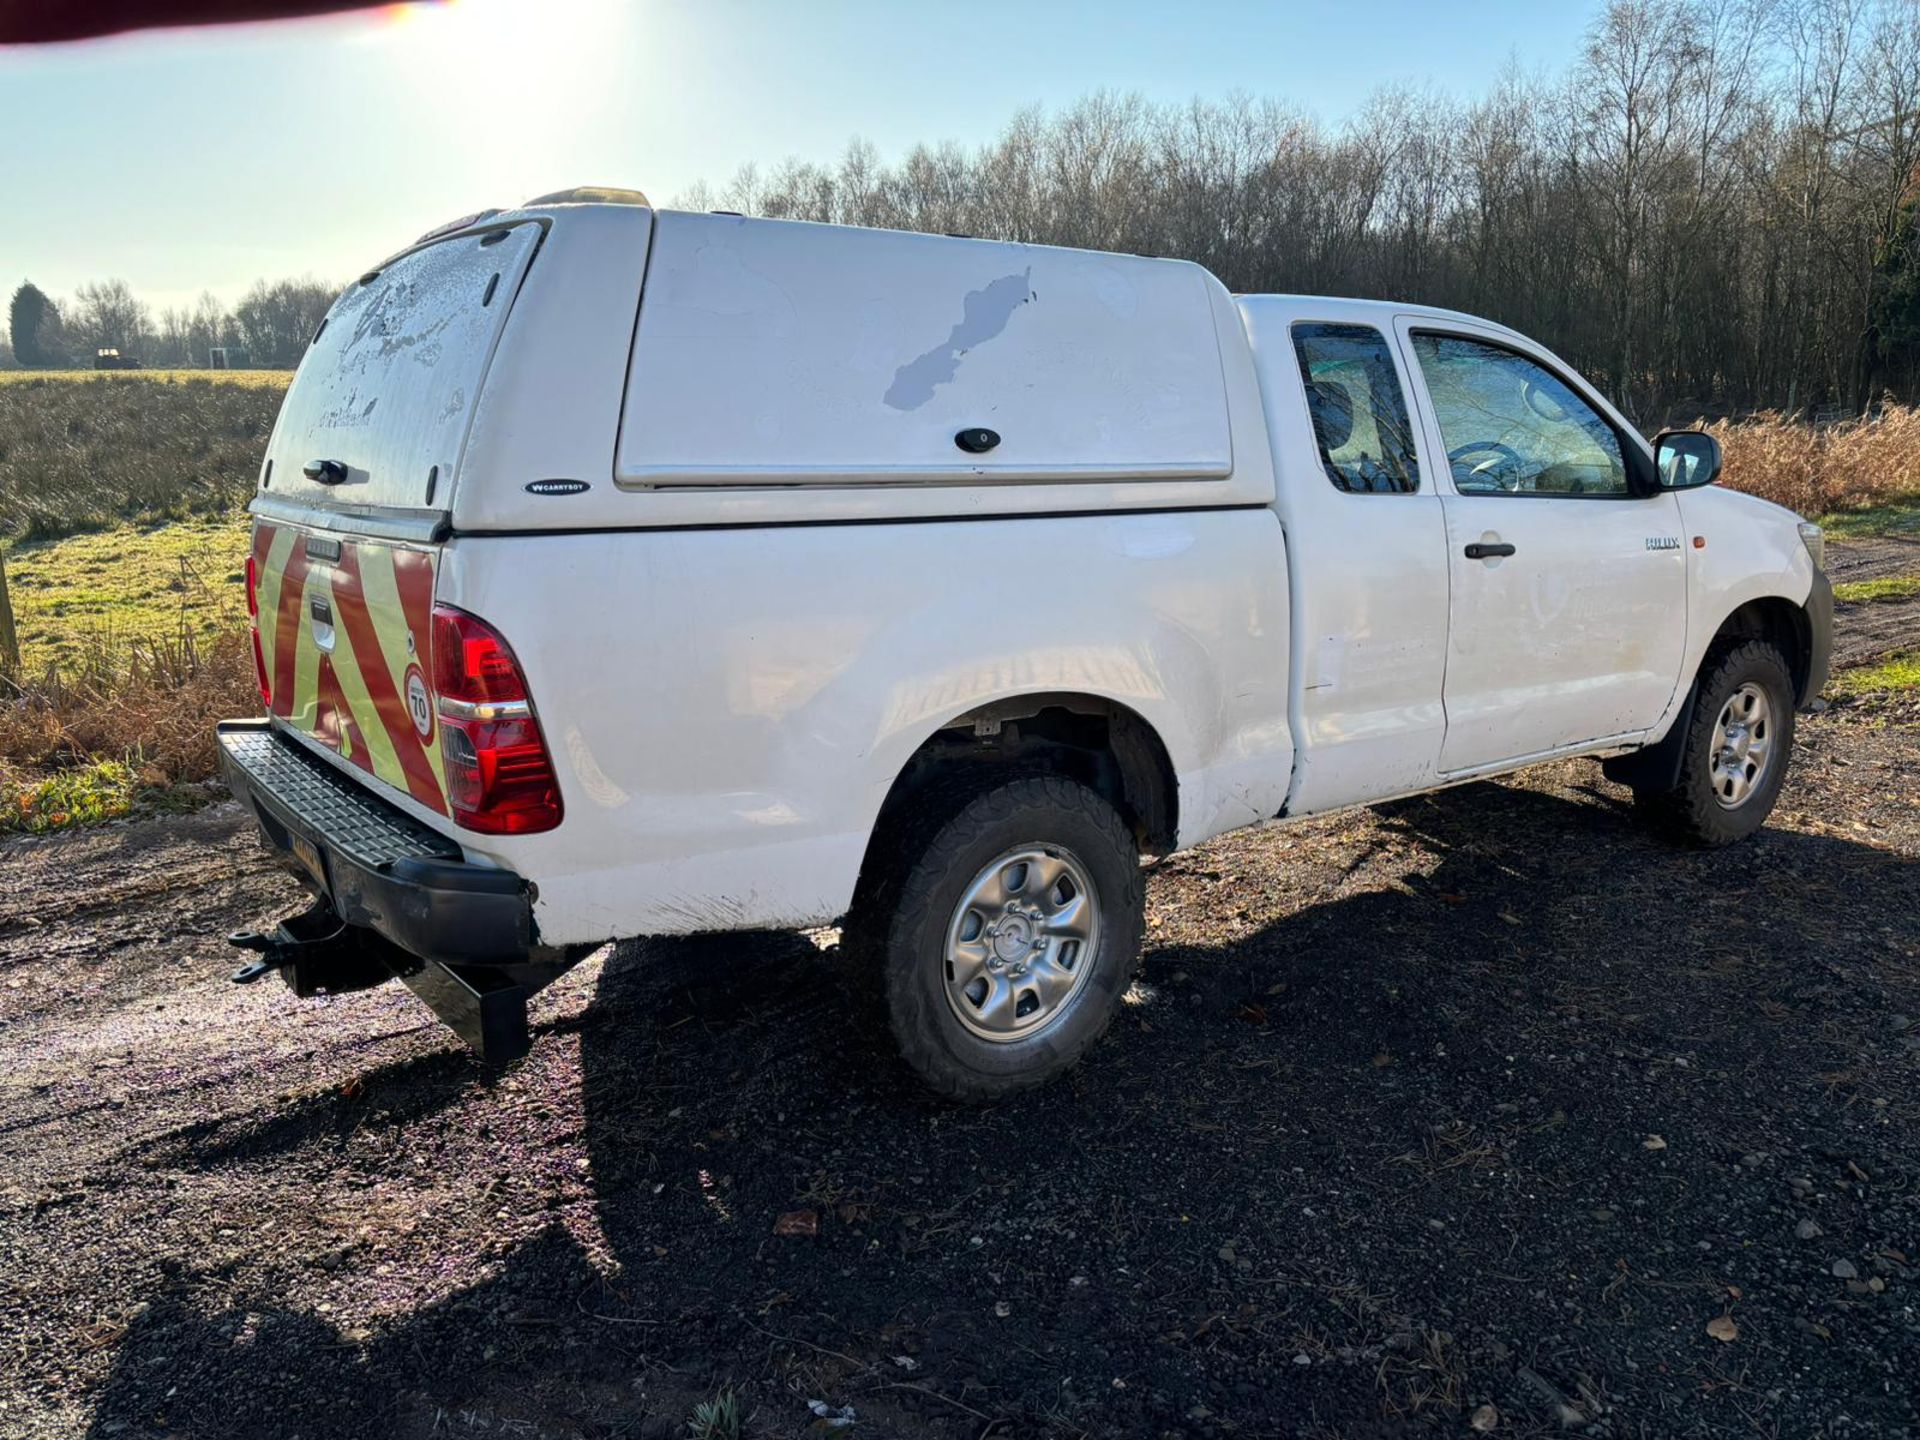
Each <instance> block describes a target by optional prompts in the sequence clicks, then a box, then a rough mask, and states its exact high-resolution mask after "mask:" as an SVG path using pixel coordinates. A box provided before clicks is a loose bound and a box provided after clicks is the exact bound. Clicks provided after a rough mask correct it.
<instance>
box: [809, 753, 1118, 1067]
mask: <svg viewBox="0 0 1920 1440" xmlns="http://www.w3.org/2000/svg"><path fill="white" fill-rule="evenodd" d="M912 804H913V813H912V814H911V815H910V816H908V817H906V818H905V819H903V820H901V821H900V822H899V823H897V824H895V825H893V826H891V827H889V830H888V832H887V833H885V834H884V835H882V836H881V837H878V845H877V846H876V848H884V849H885V850H886V851H887V853H885V854H881V855H876V856H875V857H874V860H873V861H872V862H870V865H871V867H872V868H873V870H874V872H875V873H873V874H871V875H869V876H867V877H865V879H864V880H863V884H862V890H861V895H860V896H859V897H858V898H857V900H856V902H855V906H854V910H853V912H852V913H851V914H850V915H849V917H848V923H847V934H848V938H849V941H850V943H849V944H848V947H847V948H848V950H849V953H850V955H852V956H856V957H859V958H860V959H863V960H866V961H869V962H873V961H877V969H878V972H879V974H878V976H877V978H878V979H879V981H880V984H881V988H882V990H883V992H884V995H885V1001H886V1013H887V1019H888V1023H889V1026H890V1028H891V1029H892V1031H893V1035H894V1039H895V1041H896V1043H897V1044H898V1046H899V1050H900V1055H901V1058H902V1059H904V1060H905V1061H906V1063H907V1065H908V1067H909V1068H910V1069H911V1070H913V1072H914V1073H915V1074H916V1075H918V1076H919V1077H920V1079H921V1080H923V1081H924V1082H925V1083H926V1084H927V1085H928V1086H929V1087H931V1088H932V1089H933V1090H935V1091H937V1092H938V1093H940V1094H941V1095H944V1096H947V1097H949V1098H951V1099H955V1100H964V1101H976V1102H978V1101H990V1100H997V1099H1000V1098H1002V1097H1004V1096H1007V1095H1011V1094H1014V1093H1016V1092H1018V1091H1021V1090H1026V1089H1030V1088H1032V1087H1033V1086H1036V1085H1041V1084H1044V1083H1045V1082H1047V1081H1049V1080H1052V1079H1054V1078H1055V1077H1056V1076H1058V1075H1060V1074H1061V1073H1063V1072H1064V1071H1066V1070H1068V1069H1070V1068H1072V1066H1073V1065H1074V1064H1075V1063H1076V1062H1077V1061H1078V1060H1079V1059H1080V1057H1081V1056H1083V1055H1084V1054H1085V1053H1086V1052H1087V1050H1088V1048H1089V1047H1090V1046H1092V1045H1093V1043H1094V1042H1095V1041H1096V1040H1098V1039H1099V1038H1100V1036H1101V1034H1102V1033H1103V1032H1104V1031H1105V1030H1106V1028H1107V1025H1108V1024H1109V1023H1110V1022H1111V1021H1112V1019H1113V1016H1114V1013H1115V1012H1116V1011H1117V1010H1118V1009H1119V1006H1120V1000H1121V997H1122V996H1123V995H1124V994H1125V993H1126V990H1127V987H1128V986H1129V985H1131V984H1132V983H1133V973H1134V968H1135V966H1136V964H1137V963H1138V960H1139V955H1140V942H1141V932H1142V925H1143V919H1142V917H1143V911H1144V895H1145V885H1144V882H1143V878H1142V874H1141V870H1140V853H1139V848H1138V846H1137V844H1136V843H1135V841H1134V837H1133V835H1132V833H1131V831H1130V830H1129V829H1128V827H1127V825H1126V824H1125V822H1124V821H1123V820H1122V819H1121V817H1120V815H1119V814H1118V813H1117V812H1116V811H1115V810H1114V807H1113V806H1112V805H1111V804H1109V803H1108V802H1107V801H1106V800H1105V799H1104V798H1102V797H1101V796H1100V795H1099V794H1097V793H1096V792H1095V791H1093V790H1091V789H1089V788H1087V787H1086V786H1084V785H1082V784H1079V783H1078V782H1077V781H1073V780H1069V779H1066V778H1064V777H1061V776H1057V775H1025V776H1013V777H1006V778H998V777H996V778H988V777H987V776H983V775H977V774H976V775H973V776H965V777H961V778H959V779H957V780H956V781H954V782H953V783H951V784H946V785H936V786H932V787H929V788H928V790H927V791H926V792H924V793H923V794H921V795H919V796H917V797H915V799H914V801H913V802H912ZM1022 847H1035V848H1039V849H1042V850H1046V851H1048V852H1049V853H1055V852H1064V853H1065V854H1066V855H1068V856H1070V857H1071V859H1072V860H1073V861H1075V862H1077V864H1078V866H1079V867H1080V869H1081V870H1082V871H1083V872H1084V873H1085V875H1086V877H1087V879H1088V880H1089V881H1090V882H1091V892H1092V893H1091V896H1090V899H1091V900H1092V901H1093V902H1095V905H1094V908H1095V911H1096V913H1097V916H1098V919H1097V932H1096V934H1095V937H1094V940H1093V942H1092V944H1091V946H1090V947H1089V948H1088V950H1087V952H1086V953H1084V954H1082V955H1081V956H1080V957H1079V960H1078V963H1077V965H1076V967H1075V973H1076V974H1078V973H1079V967H1080V966H1086V967H1088V969H1087V972H1086V974H1085V977H1084V979H1082V980H1080V981H1079V982H1078V983H1077V986H1076V988H1074V989H1073V991H1072V993H1071V996H1070V998H1068V999H1067V1000H1066V1001H1065V1002H1063V1003H1062V1004H1061V1006H1060V1007H1059V1012H1058V1014H1057V1015H1056V1016H1055V1017H1054V1018H1053V1019H1051V1020H1049V1021H1048V1022H1047V1023H1046V1024H1045V1026H1044V1028H1042V1029H1041V1030H1040V1031H1039V1032H1038V1033H1036V1034H1033V1035H1031V1036H1027V1037H1025V1038H1018V1039H1001V1040H985V1039H982V1038H980V1037H979V1036H977V1035H975V1034H974V1033H972V1032H971V1031H970V1030H969V1028H968V1027H967V1025H966V1024H965V1023H964V1022H963V1021H962V1020H961V1019H960V1018H959V1016H958V1014H957V1013H956V1010H955V1006H954V1004H953V1003H952V1002H950V1001H949V999H948V995H947V982H948V970H947V944H948V938H949V927H950V926H952V925H953V924H954V923H956V914H957V912H958V910H959V907H960V904H961V901H962V900H963V899H964V898H966V897H967V895H968V893H969V891H970V887H972V885H973V884H974V882H975V880H976V879H977V878H978V877H979V876H980V874H981V873H982V871H983V870H984V869H986V868H987V867H990V866H991V865H992V864H993V863H994V862H995V860H996V859H997V858H998V857H1001V856H1004V855H1006V854H1008V853H1009V852H1012V851H1015V850H1018V849H1020V848H1022ZM867 973H868V974H872V973H873V971H872V970H869V971H867Z"/></svg>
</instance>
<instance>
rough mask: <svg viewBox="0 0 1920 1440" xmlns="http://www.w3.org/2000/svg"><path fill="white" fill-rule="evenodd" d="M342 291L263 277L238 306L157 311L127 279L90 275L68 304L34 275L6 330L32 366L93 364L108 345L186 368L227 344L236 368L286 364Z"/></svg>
mask: <svg viewBox="0 0 1920 1440" xmlns="http://www.w3.org/2000/svg"><path fill="white" fill-rule="evenodd" d="M337 293H338V287H336V286H329V285H323V284H321V283H320V282H319V281H317V280H313V279H300V280H273V281H268V280H261V281H257V282H255V284H254V285H253V287H252V288H251V289H249V290H248V291H247V292H246V294H244V295H242V296H241V297H240V300H239V302H238V303H237V304H235V305H234V306H233V307H232V308H228V307H227V306H225V305H222V304H221V303H220V301H219V300H218V299H217V298H215V297H214V296H213V295H211V294H202V295H201V297H200V298H199V300H198V301H196V302H195V303H194V304H193V305H192V306H190V307H184V306H182V307H170V308H167V309H163V310H160V311H158V312H155V311H154V310H153V308H152V307H151V306H149V305H147V304H146V302H144V301H143V300H141V299H140V298H139V296H137V295H136V294H135V293H134V291H133V287H132V286H130V285H129V284H128V283H127V282H126V281H124V280H117V279H115V280H100V281H92V282H89V283H87V284H84V285H82V286H80V287H79V289H78V290H76V291H75V292H74V295H73V298H72V299H70V300H68V301H66V302H65V303H64V304H57V303H55V301H54V300H52V299H51V298H50V297H49V296H48V295H47V294H46V293H45V292H44V291H42V290H41V289H40V288H39V286H37V285H35V284H33V283H32V282H31V281H27V282H23V283H22V284H21V285H20V287H19V288H18V289H16V290H15V291H14V292H13V298H12V301H11V302H10V304H9V305H8V308H7V322H8V323H7V332H8V336H9V338H10V340H11V350H12V359H13V363H14V364H16V365H23V366H27V367H30V368H45V369H59V368H63V367H66V366H79V367H81V368H83V369H84V368H90V367H92V366H93V364H94V362H95V357H96V356H98V355H99V353H100V352H101V351H103V350H105V351H116V352H118V354H119V356H120V357H121V358H122V359H123V360H127V361H137V362H138V363H140V364H142V365H148V366H155V367H165V368H177V369H186V368H194V367H199V366H205V365H208V364H210V363H211V360H210V356H211V355H212V352H213V351H214V350H215V349H222V350H225V351H227V352H228V354H229V356H230V357H231V358H230V360H229V363H231V364H234V365H235V366H236V367H237V366H240V365H249V366H254V367H258V368H264V369H276V370H285V369H291V368H292V367H293V366H294V365H296V364H298V363H299V360H300V355H301V352H302V351H303V350H305V349H306V347H307V342H308V340H309V339H311V338H312V336H313V332H314V331H315V330H317V329H318V328H319V326H320V321H321V320H322V319H323V318H324V317H325V316H326V313H327V311H328V310H329V309H330V308H331V307H332V305H333V301H334V296H335V295H336V294H337ZM4 359H5V356H4V355H0V360H4Z"/></svg>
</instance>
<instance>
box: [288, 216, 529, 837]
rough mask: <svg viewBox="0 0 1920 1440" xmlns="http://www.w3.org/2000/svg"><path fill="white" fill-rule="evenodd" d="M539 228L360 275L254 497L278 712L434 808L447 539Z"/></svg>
mask: <svg viewBox="0 0 1920 1440" xmlns="http://www.w3.org/2000/svg"><path fill="white" fill-rule="evenodd" d="M542 235H543V227H542V225H541V224H540V223H539V222H537V221H525V222H520V223H517V224H509V225H502V226H498V227H495V228H493V229H482V230H477V231H469V232H466V233H462V234H457V235H453V236H449V237H447V238H445V239H441V240H436V241H433V242H431V243H428V244H425V245H422V246H419V247H416V248H415V249H413V250H411V251H408V252H406V253H404V254H402V255H400V256H398V257H396V258H395V259H393V260H391V261H389V262H387V263H386V264H385V265H383V266H381V267H380V268H379V269H377V270H373V271H370V272H368V273H367V274H366V275H364V276H362V277H361V278H360V279H358V280H356V281H355V282H354V283H353V284H352V285H350V286H348V287H347V289H346V291H345V293H343V294H342V295H341V297H340V298H339V300H337V301H336V302H335V303H334V306H333V309H332V310H331V311H330V312H329V313H328V315H327V318H326V321H325V322H324V323H323V325H322V326H321V328H320V330H319V332H318V333H317V334H316V335H315V337H314V341H313V344H312V345H311V346H310V347H309V349H308V351H307V353H306V356H305V357H304V358H303V359H302V360H301V362H300V368H299V370H298V371H297V372H296V373H295V375H294V379H293V384H292V387H291V388H290V389H289V390H288V392H287V398H286V401H285V403H284V404H283V405H282V407H281V411H280V418H279V421H278V422H277V423H276V425H275V427H274V433H273V438H272V440H271V441H270V443H269V446H268V452H267V462H266V464H265V466H264V467H263V468H262V472H261V479H260V485H259V490H258V492H257V493H256V495H255V498H254V504H253V507H252V508H253V511H254V516H255V521H254V537H253V551H252V560H253V566H252V569H253V583H254V591H253V598H254V601H255V604H256V606H257V610H258V616H257V624H258V632H259V637H260V662H261V670H262V681H263V688H264V689H265V691H266V694H267V705H268V709H269V712H270V713H271V714H272V715H273V717H274V718H275V719H276V720H277V721H278V722H279V723H280V724H281V726H282V727H283V728H285V729H287V730H290V731H293V732H294V733H296V734H298V735H299V736H301V737H303V738H305V739H306V740H308V741H309V742H311V743H313V744H315V745H317V746H319V747H322V748H324V749H326V750H329V751H331V752H333V753H334V754H336V755H338V756H339V757H340V758H341V759H343V760H345V761H347V762H349V763H350V764H352V765H354V766H355V767H356V768H358V769H359V770H361V771H363V772H365V773H366V774H367V775H368V776H370V777H372V778H373V779H376V780H378V781H380V782H382V783H383V784H385V785H387V786H390V787H392V789H393V790H394V791H396V792H397V793H398V794H399V795H401V796H404V797H405V798H406V799H408V800H410V801H412V802H414V803H415V804H416V805H418V806H419V807H421V808H422V809H424V810H426V811H430V812H433V813H436V814H445V813H447V808H448V807H447V802H446V784H445V776H444V771H443V769H442V764H441V758H440V747H439V743H438V736H437V735H436V734H435V728H436V725H435V719H434V706H433V699H432V691H431V679H430V677H431V660H430V645H431V639H432V614H433V593H434V582H435V576H436V570H437V567H438V563H439V545H438V542H437V537H438V534H439V529H440V526H441V525H442V524H443V523H444V521H445V519H446V516H447V513H448V511H449V509H450V508H451V505H452V501H453V494H454V491H455V489H456V487H457V486H458V484H459V477H460V466H461V461H462V457H463V454H464V451H465V447H466V442H467V434H468V430H469V428H470V424H471V421H472V416H473V410H474V405H475V402H476V400H477V398H478V395H479V392H480V387H481V385H482V384H483V383H484V380H485V377H486V372H487V367H488V365H489V363H490V362H491V360H492V356H493V352H494V349H495V347H496V345H497V344H498V342H499V338H500V334H501V331H502V330H503V328H504V327H505V324H506V318H507V314H508V311H509V309H510V308H511V306H512V304H513V300H514V297H515V295H516V294H517V292H518V290H519V287H520V283H521V280H522V279H523V278H524V276H525V274H526V271H527V267H528V266H529V265H530V264H531V263H532V260H533V256H534V254H535V252H536V251H537V249H538V248H539V244H540V241H541V238H542Z"/></svg>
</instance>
